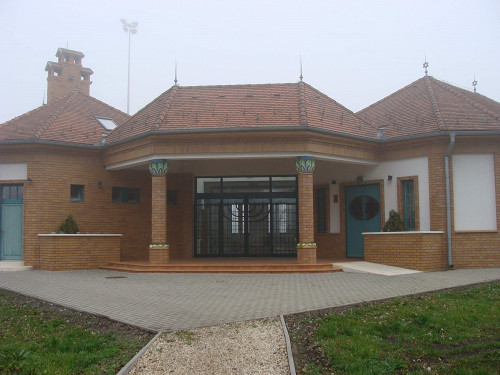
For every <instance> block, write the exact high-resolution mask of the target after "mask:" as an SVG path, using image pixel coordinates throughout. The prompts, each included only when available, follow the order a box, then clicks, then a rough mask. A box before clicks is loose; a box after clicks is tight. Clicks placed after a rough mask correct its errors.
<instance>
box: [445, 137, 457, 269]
mask: <svg viewBox="0 0 500 375" xmlns="http://www.w3.org/2000/svg"><path fill="white" fill-rule="evenodd" d="M453 146H455V133H451V134H450V144H449V146H448V149H447V150H446V155H445V157H444V174H445V179H446V235H447V238H448V267H449V268H450V269H453V260H452V257H451V202H450V154H451V152H452V150H453Z"/></svg>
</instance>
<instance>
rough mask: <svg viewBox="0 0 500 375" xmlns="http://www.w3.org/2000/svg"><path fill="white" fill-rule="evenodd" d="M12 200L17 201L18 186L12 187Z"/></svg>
mask: <svg viewBox="0 0 500 375" xmlns="http://www.w3.org/2000/svg"><path fill="white" fill-rule="evenodd" d="M10 199H17V186H15V185H12V186H11V187H10Z"/></svg>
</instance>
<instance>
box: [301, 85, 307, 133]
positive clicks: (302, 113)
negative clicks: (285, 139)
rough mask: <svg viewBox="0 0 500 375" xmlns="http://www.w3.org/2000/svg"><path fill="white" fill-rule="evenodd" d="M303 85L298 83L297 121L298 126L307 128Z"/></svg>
mask: <svg viewBox="0 0 500 375" xmlns="http://www.w3.org/2000/svg"><path fill="white" fill-rule="evenodd" d="M304 85H305V83H304V82H303V81H300V82H299V119H300V122H299V123H300V125H303V126H308V122H307V105H306V93H305V90H304Z"/></svg>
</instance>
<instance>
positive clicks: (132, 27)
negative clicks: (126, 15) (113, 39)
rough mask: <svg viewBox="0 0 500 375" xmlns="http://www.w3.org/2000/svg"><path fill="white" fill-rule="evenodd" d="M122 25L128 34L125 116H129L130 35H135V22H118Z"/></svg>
mask: <svg viewBox="0 0 500 375" xmlns="http://www.w3.org/2000/svg"><path fill="white" fill-rule="evenodd" d="M120 21H121V22H122V24H123V31H125V32H126V33H128V87H127V114H130V35H131V34H137V26H139V24H138V23H137V22H131V23H128V22H127V21H126V20H124V19H123V18H122V19H121V20H120Z"/></svg>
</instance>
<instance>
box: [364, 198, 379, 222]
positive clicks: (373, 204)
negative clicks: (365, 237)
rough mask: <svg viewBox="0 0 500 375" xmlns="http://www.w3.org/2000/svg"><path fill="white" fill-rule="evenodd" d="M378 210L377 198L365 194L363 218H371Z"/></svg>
mask: <svg viewBox="0 0 500 375" xmlns="http://www.w3.org/2000/svg"><path fill="white" fill-rule="evenodd" d="M379 211H380V204H379V203H378V200H376V199H375V198H373V197H370V196H369V195H365V220H370V219H373V218H374V217H375V216H377V214H378V213H379Z"/></svg>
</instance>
